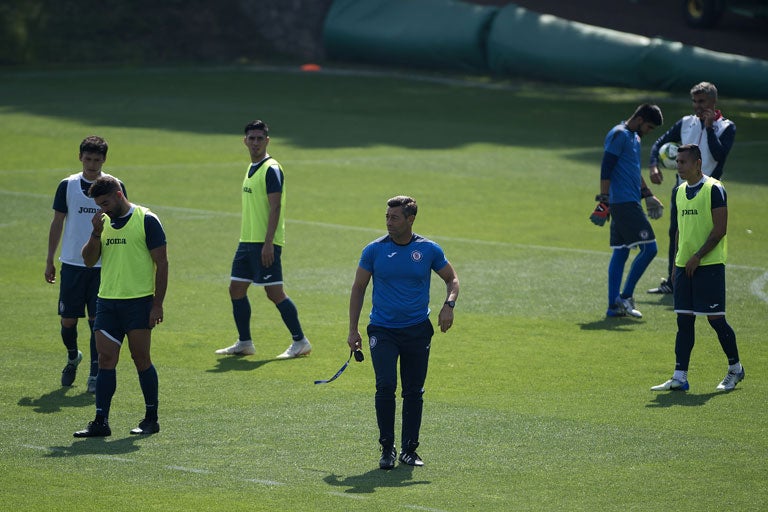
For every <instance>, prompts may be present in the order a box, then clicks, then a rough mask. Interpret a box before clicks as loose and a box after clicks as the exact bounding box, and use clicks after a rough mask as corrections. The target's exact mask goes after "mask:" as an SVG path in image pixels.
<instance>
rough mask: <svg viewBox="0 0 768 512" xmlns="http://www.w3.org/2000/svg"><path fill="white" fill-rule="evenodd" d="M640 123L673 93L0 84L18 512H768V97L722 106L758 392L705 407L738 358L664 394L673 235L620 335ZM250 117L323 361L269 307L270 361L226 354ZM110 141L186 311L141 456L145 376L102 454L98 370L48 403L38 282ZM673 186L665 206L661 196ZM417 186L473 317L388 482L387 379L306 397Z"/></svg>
mask: <svg viewBox="0 0 768 512" xmlns="http://www.w3.org/2000/svg"><path fill="white" fill-rule="evenodd" d="M642 101H654V102H658V103H659V104H660V105H661V106H662V108H663V110H664V113H665V117H666V119H667V122H666V123H665V127H668V126H669V125H670V124H671V123H672V122H673V121H674V120H675V119H677V118H678V117H680V116H681V115H683V114H685V113H687V112H688V110H689V109H690V106H689V104H688V102H687V101H685V99H684V98H682V99H681V98H673V97H670V96H669V95H667V94H666V93H658V92H654V91H634V90H615V89H581V88H565V87H553V86H541V85H537V84H526V83H509V84H498V83H490V82H483V81H479V80H475V81H471V82H464V83H461V82H458V81H431V80H413V79H409V78H406V77H400V76H381V75H374V76H354V75H344V76H337V75H333V74H299V73H292V72H288V71H275V70H271V71H265V70H256V69H201V70H195V69H169V70H111V69H110V70H105V71H100V70H94V71H79V72H78V71H71V72H39V73H33V72H4V73H0V155H2V158H1V159H0V212H2V220H0V237H1V238H0V239H1V240H2V250H0V265H1V266H2V269H3V270H2V273H0V286H2V290H3V293H2V294H0V311H2V317H1V318H2V322H1V324H0V325H1V326H2V327H0V347H1V348H2V353H3V363H4V364H3V370H4V379H3V385H2V387H0V399H1V402H2V404H3V405H2V409H3V413H2V416H0V428H2V431H3V441H2V443H0V478H2V481H3V485H2V486H0V502H2V503H3V508H4V509H7V510H51V509H54V510H83V509H86V508H93V507H94V506H98V507H103V508H109V509H111V510H120V511H122V510H125V511H129V510H130V511H132V510H141V509H145V510H174V511H175V510H179V511H181V510H249V511H252V510H280V511H299V510H302V511H303V510H313V511H334V512H335V511H339V510H349V511H356V510H361V511H362V510H366V511H371V510H387V511H392V510H404V511H407V510H427V511H466V510H483V511H485V510H536V511H539V510H568V511H576V510H590V511H591V510H616V511H627V510H637V511H662V510H669V509H671V508H674V509H680V510H715V509H720V508H722V509H725V508H728V509H734V510H742V511H752V510H754V511H758V510H764V509H765V506H766V504H767V503H768V491H767V490H766V487H765V476H766V474H768V463H766V460H768V441H767V439H768V436H767V435H766V434H768V432H767V430H768V429H767V428H766V426H767V425H768V412H766V407H765V397H766V393H767V392H768V383H767V381H766V378H765V373H766V367H768V357H767V356H766V352H765V350H764V349H763V345H762V343H763V341H764V334H765V326H766V308H767V307H768V304H767V302H768V266H766V260H765V254H766V253H767V252H768V238H766V234H767V231H768V227H767V225H766V222H765V219H766V218H768V201H766V197H768V196H767V194H768V178H766V175H765V169H764V168H765V162H766V161H768V142H766V140H768V124H767V123H766V120H768V105H766V104H765V103H750V102H746V101H741V100H737V99H729V98H723V99H721V107H722V108H723V110H724V111H725V112H726V114H727V115H728V116H729V117H731V118H732V119H733V120H734V121H735V122H736V123H737V125H738V129H739V131H738V136H737V142H736V146H735V149H734V151H733V152H732V154H731V156H730V158H729V162H728V165H727V168H726V179H725V183H726V187H727V190H728V193H729V200H730V201H729V202H730V206H731V208H730V219H729V222H730V225H729V228H730V229H729V253H730V254H729V271H728V284H729V296H728V301H729V314H728V316H729V321H730V323H731V324H732V325H733V327H734V329H735V331H736V333H737V337H738V342H739V348H740V352H741V356H742V361H743V362H744V365H745V367H746V369H747V379H746V380H745V381H744V382H743V383H741V384H740V385H739V387H738V388H737V390H736V391H734V392H732V393H729V394H721V393H715V392H714V388H715V385H716V384H717V383H718V382H719V380H720V379H721V378H722V376H723V374H724V372H725V368H726V366H725V364H726V363H725V358H724V356H723V354H722V352H721V350H720V347H719V344H718V343H717V340H716V338H715V336H714V333H713V332H712V331H711V330H710V329H709V327H708V326H707V325H706V322H704V321H699V322H698V323H697V333H698V339H697V341H698V343H697V345H696V348H695V350H694V353H693V358H692V365H691V372H690V380H691V386H692V387H691V391H690V392H688V393H671V394H666V393H661V394H654V393H651V392H650V391H649V387H650V386H651V385H654V384H658V383H659V382H662V381H663V380H665V379H666V378H668V377H669V375H670V373H671V371H672V369H673V365H674V354H673V344H674V336H675V330H676V325H675V315H674V313H673V312H672V310H671V300H670V299H669V298H668V297H663V298H659V297H656V296H651V295H646V294H645V293H644V291H645V289H646V288H650V287H652V286H655V285H656V284H657V282H658V278H659V277H660V276H662V275H663V274H664V273H665V271H666V256H665V255H666V250H667V237H666V230H667V226H668V218H667V217H666V215H665V217H664V218H663V219H662V220H661V221H658V222H655V223H654V228H655V229H656V233H657V238H658V241H659V257H658V258H657V259H656V261H654V263H653V264H652V266H651V267H650V269H649V271H648V272H647V273H646V275H645V276H644V277H643V279H642V280H641V281H640V284H639V286H638V292H637V294H636V299H637V302H638V306H639V308H640V309H641V310H642V311H643V313H644V315H645V316H644V318H643V319H642V320H632V319H609V320H607V319H605V318H604V315H603V314H604V310H605V297H604V296H605V288H606V284H605V282H606V273H607V265H608V259H609V256H610V253H609V249H608V247H607V237H608V230H607V228H602V229H601V228H597V227H595V226H593V225H592V224H591V223H590V222H589V221H588V220H587V217H588V215H589V213H590V211H591V209H592V208H593V206H594V204H593V201H592V198H593V196H594V194H595V192H596V189H597V185H598V168H599V161H600V157H601V147H602V141H603V137H604V135H605V133H606V131H607V130H608V129H609V128H610V127H611V126H612V125H613V124H615V123H616V122H618V121H619V120H621V119H623V118H626V117H627V116H628V115H629V114H630V113H631V112H632V110H633V109H634V107H635V106H636V105H637V104H638V103H640V102H642ZM256 117H261V118H263V119H265V120H267V121H268V122H269V124H270V126H271V128H272V133H271V138H272V142H271V145H270V152H271V153H272V154H273V156H275V157H276V158H278V159H279V160H280V161H281V162H282V164H283V165H284V167H285V169H286V173H287V186H288V219H289V220H288V243H287V246H286V248H285V253H284V268H285V273H286V281H287V285H286V286H287V292H288V293H289V295H290V296H291V297H292V298H293V300H294V301H295V302H296V304H297V306H298V308H299V312H300V316H301V320H302V323H303V326H304V329H305V331H306V332H307V335H308V336H309V338H310V339H311V340H312V342H313V345H314V351H313V352H312V354H311V356H310V357H308V358H302V359H300V360H293V361H275V360H273V356H274V355H276V354H278V353H280V352H281V351H282V350H283V349H284V348H285V347H286V346H287V344H288V342H289V336H288V333H287V331H286V329H285V327H284V326H283V325H282V322H281V321H280V319H279V315H278V313H277V311H275V309H274V307H273V306H272V305H271V303H269V302H268V301H267V299H266V298H265V297H264V296H263V292H261V291H260V290H257V289H254V290H252V291H251V293H250V296H251V302H252V306H253V322H252V329H253V334H254V337H255V339H256V346H257V355H256V356H251V357H247V358H222V357H219V356H216V355H215V354H214V353H213V351H214V350H215V349H217V348H221V347H223V346H225V345H228V344H230V343H231V342H232V341H233V340H234V339H235V337H236V333H235V330H234V326H233V322H232V319H231V306H230V302H229V298H228V294H227V285H228V276H229V266H230V262H231V258H232V255H233V253H234V249H235V246H236V243H237V236H238V233H239V222H240V221H239V195H238V189H239V185H240V181H241V179H242V173H243V172H244V170H245V166H246V165H247V152H246V149H245V148H244V146H243V145H242V133H241V128H242V126H243V125H244V124H245V123H246V122H247V121H249V120H251V119H253V118H256ZM92 133H96V134H100V135H102V136H104V137H106V138H107V139H108V140H109V142H110V152H109V157H108V160H107V164H106V165H105V169H106V170H108V171H109V172H111V173H113V174H115V175H117V176H119V177H120V178H121V179H122V180H123V181H124V182H125V184H126V187H127V189H128V193H129V197H130V199H131V200H132V201H134V202H137V203H140V204H144V205H147V206H150V207H151V208H152V209H153V210H154V211H156V212H157V213H158V215H159V216H160V218H161V220H162V221H163V224H164V226H165V229H166V231H167V235H168V241H169V245H168V251H169V258H170V269H171V270H170V272H171V275H170V285H169V290H168V298H167V301H166V305H165V306H166V307H165V310H166V311H165V313H166V317H165V322H164V323H163V324H162V325H161V326H160V327H159V328H157V329H156V330H155V331H154V335H153V338H154V349H153V358H154V361H155V364H156V366H157V368H158V372H159V376H160V397H161V402H160V415H161V425H162V431H161V432H160V434H158V435H155V436H151V437H147V438H140V439H139V438H136V437H131V436H129V435H128V430H129V429H130V428H132V427H134V426H135V424H136V422H137V421H138V420H139V419H140V418H141V415H142V414H143V404H142V400H141V393H140V390H139V387H138V382H137V379H136V377H135V371H134V369H133V366H132V363H131V361H130V357H129V354H127V353H124V354H123V361H122V362H121V363H120V364H119V366H118V390H117V393H116V395H115V398H114V402H113V407H112V415H111V423H112V428H113V436H112V437H110V438H108V439H106V440H93V439H89V440H75V439H74V438H72V432H73V431H74V430H77V429H79V428H82V427H83V426H84V425H85V423H86V422H87V421H88V420H90V419H91V418H92V415H93V399H92V396H91V395H89V394H87V393H86V392H85V373H87V372H86V371H85V370H84V369H83V370H81V372H80V375H78V379H77V381H76V384H75V386H74V387H72V388H70V389H62V388H60V386H59V385H58V382H59V372H60V371H61V368H62V367H63V365H64V359H65V352H64V350H63V347H62V345H61V341H60V337H59V327H58V317H57V315H56V309H55V308H56V302H57V296H58V285H56V286H50V285H48V284H46V283H45V281H44V279H43V272H44V266H45V265H44V264H45V252H46V246H47V234H48V227H49V223H50V218H51V209H50V208H51V203H52V198H53V192H54V190H55V188H56V185H57V184H58V182H59V181H60V180H61V179H62V178H63V177H65V176H66V175H68V174H69V173H70V172H75V171H77V170H79V167H78V165H79V162H78V161H77V147H78V144H79V142H80V140H81V139H82V138H83V137H85V136H86V135H89V134H92ZM654 135H655V134H654ZM649 145H650V141H645V144H644V148H645V150H644V153H645V154H646V155H647V151H648V147H649ZM667 176H668V179H667V182H665V183H664V184H663V185H662V186H656V187H653V188H654V190H655V191H656V193H657V195H658V196H659V197H660V198H662V201H664V202H665V203H667V202H668V197H669V194H670V187H671V184H670V183H669V181H671V173H668V174H667ZM399 193H407V194H411V195H413V196H415V197H416V198H417V200H418V202H419V204H420V206H421V209H420V213H419V217H418V220H417V222H416V225H415V228H416V231H417V232H419V233H420V234H423V235H426V236H429V237H431V238H433V239H434V240H436V241H438V242H439V243H440V244H441V245H442V246H443V247H444V248H445V250H446V252H447V255H448V257H449V259H450V260H451V261H452V263H453V265H454V266H455V268H456V270H457V272H458V274H459V277H460V279H461V295H460V298H459V301H458V305H457V307H456V322H455V326H454V328H453V329H452V330H451V331H450V332H449V333H447V334H437V335H436V336H435V339H434V343H433V350H432V358H431V362H430V375H429V378H428V380H427V392H426V395H425V417H424V425H423V429H422V448H423V449H421V450H420V453H421V455H422V456H423V457H424V459H425V461H426V463H427V465H426V466H425V467H423V468H417V469H411V468H404V467H399V466H398V467H397V468H396V469H395V470H393V471H390V472H383V471H380V470H378V469H377V461H378V451H377V443H376V439H377V434H378V433H377V430H376V423H375V418H374V410H373V372H372V369H371V366H370V362H369V361H366V362H365V363H363V364H351V365H350V368H349V369H348V370H347V371H346V373H345V374H344V375H343V376H342V377H341V378H340V379H339V380H338V381H335V382H333V383H332V384H330V385H327V386H314V385H313V384H312V381H313V380H315V379H319V378H327V377H330V376H331V375H332V374H333V373H334V372H335V371H336V370H337V369H338V367H339V366H340V365H341V364H342V362H343V360H344V358H345V357H346V344H345V340H346V330H347V327H346V326H347V301H348V292H349V288H350V286H351V283H352V278H353V276H354V271H355V267H356V264H357V259H358V257H359V254H360V251H361V249H362V247H363V246H364V245H365V244H366V243H367V242H368V241H370V240H372V239H373V238H375V237H377V236H379V235H380V234H382V233H383V232H384V209H385V204H384V203H385V200H386V199H387V198H389V197H391V196H393V195H396V194H399ZM748 230H751V231H748ZM439 281H440V280H439V279H436V280H435V282H434V287H433V295H432V298H433V304H434V306H433V308H439V305H440V304H441V302H442V300H443V295H442V294H443V289H444V288H443V286H442V285H441V284H440V282H439ZM368 309H369V303H368V301H366V306H365V311H366V313H367V311H368ZM84 325H85V324H84V322H81V326H80V327H81V328H80V333H81V334H80V336H81V340H85V337H86V334H85V328H84ZM398 424H399V421H398Z"/></svg>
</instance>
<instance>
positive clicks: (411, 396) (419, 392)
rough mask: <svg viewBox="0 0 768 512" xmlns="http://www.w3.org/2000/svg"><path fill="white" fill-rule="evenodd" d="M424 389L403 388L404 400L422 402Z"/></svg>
mask: <svg viewBox="0 0 768 512" xmlns="http://www.w3.org/2000/svg"><path fill="white" fill-rule="evenodd" d="M422 396H424V388H411V389H408V388H403V400H421V399H422Z"/></svg>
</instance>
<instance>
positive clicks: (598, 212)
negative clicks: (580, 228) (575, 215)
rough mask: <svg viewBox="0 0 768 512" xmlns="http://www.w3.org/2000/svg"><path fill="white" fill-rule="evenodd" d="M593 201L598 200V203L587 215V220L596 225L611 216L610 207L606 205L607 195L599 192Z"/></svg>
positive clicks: (602, 223)
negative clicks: (590, 213)
mask: <svg viewBox="0 0 768 512" xmlns="http://www.w3.org/2000/svg"><path fill="white" fill-rule="evenodd" d="M595 201H598V204H597V206H595V211H593V212H592V215H590V216H589V220H591V221H592V223H593V224H595V225H597V226H602V225H604V224H605V221H607V220H608V219H609V218H610V216H611V209H610V207H609V206H608V196H607V195H605V194H600V195H598V196H596V197H595Z"/></svg>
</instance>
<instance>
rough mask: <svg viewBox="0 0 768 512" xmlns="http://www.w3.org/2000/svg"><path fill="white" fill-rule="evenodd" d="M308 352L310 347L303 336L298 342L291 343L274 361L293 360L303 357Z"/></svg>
mask: <svg viewBox="0 0 768 512" xmlns="http://www.w3.org/2000/svg"><path fill="white" fill-rule="evenodd" d="M310 352H312V345H310V344H309V340H308V339H307V337H306V336H304V337H303V338H302V339H300V340H299V341H294V342H293V343H291V346H290V347H288V348H287V349H285V352H283V353H282V354H280V355H279V356H277V357H276V358H275V359H293V358H294V357H299V356H305V355H307V354H309V353H310Z"/></svg>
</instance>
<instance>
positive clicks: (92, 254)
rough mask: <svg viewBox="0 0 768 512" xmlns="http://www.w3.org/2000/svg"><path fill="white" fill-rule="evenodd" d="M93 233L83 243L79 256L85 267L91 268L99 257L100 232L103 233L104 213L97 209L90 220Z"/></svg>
mask: <svg viewBox="0 0 768 512" xmlns="http://www.w3.org/2000/svg"><path fill="white" fill-rule="evenodd" d="M91 224H93V231H92V232H91V236H90V237H89V238H88V241H87V242H85V245H84V246H83V249H82V251H81V254H82V255H83V261H84V262H85V264H86V266H88V267H92V266H94V265H95V264H96V262H97V261H99V258H100V257H101V238H100V237H101V232H102V231H104V212H103V211H102V210H101V209H99V211H97V212H96V213H95V214H94V215H93V218H92V219H91Z"/></svg>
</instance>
